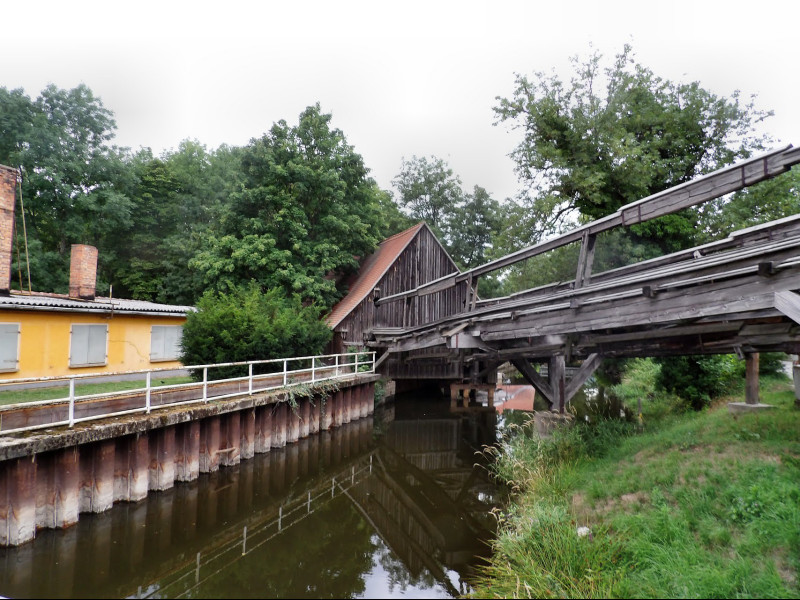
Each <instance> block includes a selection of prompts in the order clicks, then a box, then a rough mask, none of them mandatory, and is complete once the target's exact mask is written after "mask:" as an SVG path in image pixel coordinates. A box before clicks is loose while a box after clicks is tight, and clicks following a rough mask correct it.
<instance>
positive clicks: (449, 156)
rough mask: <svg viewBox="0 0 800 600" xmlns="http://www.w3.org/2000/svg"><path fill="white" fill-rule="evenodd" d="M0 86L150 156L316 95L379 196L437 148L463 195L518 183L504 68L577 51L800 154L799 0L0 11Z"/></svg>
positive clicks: (34, 5) (246, 132)
mask: <svg viewBox="0 0 800 600" xmlns="http://www.w3.org/2000/svg"><path fill="white" fill-rule="evenodd" d="M0 11H2V12H0V15H2V17H1V18H2V24H3V27H2V33H0V56H2V62H0V86H4V87H6V88H8V89H14V88H20V87H21V88H24V89H25V91H26V93H27V94H28V95H29V96H31V97H32V98H35V97H36V96H38V94H39V92H40V91H41V90H42V89H43V88H44V87H45V86H46V85H47V84H48V83H54V84H56V85H57V86H59V87H62V88H72V87H75V86H76V85H78V84H80V83H85V84H86V85H87V86H89V87H90V88H91V89H92V90H93V92H94V93H95V94H96V95H98V96H99V97H100V98H101V99H102V101H103V103H104V105H105V106H106V107H107V108H109V109H111V110H112V111H113V112H114V114H115V117H116V121H117V127H118V129H117V137H116V143H117V144H118V145H122V146H128V147H131V148H134V149H137V148H139V147H140V146H149V147H151V148H152V149H153V151H154V152H156V153H157V154H158V153H160V152H162V151H164V150H169V149H172V148H175V147H176V146H177V145H178V143H179V142H180V141H181V140H183V139H186V138H192V139H197V140H199V141H200V142H201V143H203V144H205V145H206V146H207V147H208V148H209V149H213V148H216V147H217V146H219V145H220V144H223V143H225V144H230V145H244V144H246V143H247V142H248V141H249V140H250V139H251V138H253V137H259V136H261V135H262V134H263V133H264V132H265V131H267V130H268V129H269V127H270V126H271V125H272V123H274V122H275V121H278V120H280V119H285V120H286V121H287V122H288V123H289V124H294V123H296V122H297V118H298V115H299V114H300V112H301V111H302V110H303V109H304V108H305V107H306V106H308V105H311V104H314V103H315V102H319V103H320V105H321V107H322V109H323V111H325V112H330V113H332V114H333V125H334V126H335V127H338V128H339V129H341V130H342V131H343V132H344V134H345V136H346V137H347V139H348V141H349V143H350V144H352V145H353V146H355V149H356V151H357V152H359V153H360V154H361V155H362V156H363V157H364V160H365V162H366V165H367V166H368V167H369V168H370V169H371V171H372V175H373V177H375V179H376V180H377V181H378V183H379V184H380V185H381V187H383V188H385V189H389V188H390V187H391V181H392V178H393V177H394V176H395V175H397V173H398V172H399V170H400V167H401V161H402V159H403V158H404V157H405V158H406V159H409V158H411V157H412V156H414V155H416V156H430V155H436V156H438V157H440V158H443V159H444V160H446V161H447V162H448V163H449V164H450V166H451V167H452V168H453V170H454V172H455V173H456V174H457V175H458V176H459V177H460V178H461V180H462V181H463V183H464V186H465V188H466V189H468V190H469V189H471V188H472V186H473V185H481V186H483V187H485V188H486V189H487V190H488V191H489V192H490V193H491V194H492V196H493V197H495V198H496V199H503V198H505V197H507V196H510V195H513V194H514V192H515V190H516V189H517V182H516V178H515V176H514V173H513V163H512V162H511V161H510V159H509V158H508V157H507V154H508V153H509V152H510V151H511V149H512V148H513V147H514V145H515V143H516V141H517V138H516V136H515V135H514V133H513V132H509V131H508V130H507V129H506V128H505V127H504V126H502V125H500V126H494V125H493V123H494V120H495V118H494V114H493V111H492V108H493V107H494V106H495V105H496V103H497V102H496V97H498V96H501V97H508V96H510V95H511V93H512V90H513V83H514V74H515V73H522V74H532V73H534V72H536V71H545V72H550V71H552V70H555V72H557V73H559V74H561V75H562V76H563V77H564V78H569V76H570V69H569V57H571V56H575V55H580V56H582V57H583V56H586V55H588V54H589V53H590V52H591V51H592V49H596V50H599V51H601V52H603V53H604V54H605V55H606V56H608V57H612V56H613V55H614V54H615V53H617V52H619V51H620V50H621V49H622V47H623V45H624V44H625V43H626V42H628V43H631V44H632V46H633V48H634V50H635V52H636V55H637V58H638V60H639V62H641V63H642V64H644V65H646V66H648V67H650V68H651V69H652V70H653V71H654V72H655V73H656V74H657V75H659V76H662V77H664V78H668V79H672V80H674V81H685V82H688V81H695V80H696V81H699V82H700V83H701V85H703V86H704V87H706V88H708V89H710V90H711V91H713V92H715V93H717V94H720V95H725V96H728V95H730V94H731V93H732V92H733V91H734V90H737V89H738V90H741V92H742V93H743V94H744V95H745V96H747V95H750V94H758V100H757V106H758V107H759V108H763V109H768V110H774V111H775V117H773V118H772V119H770V120H769V122H768V123H767V124H766V129H767V131H768V132H769V133H771V134H772V135H773V136H774V137H775V139H776V145H778V143H792V144H794V145H798V144H800V101H799V100H800V94H798V88H799V87H800V78H799V77H798V74H800V65H799V64H798V61H797V57H798V52H799V50H800V45H799V44H798V24H799V23H800V18H799V17H800V2H797V1H793V2H789V1H785V2H784V1H782V0H778V1H775V2H769V3H766V4H764V5H761V4H759V3H754V2H752V1H748V2H740V1H738V0H736V1H730V0H728V1H726V2H712V1H707V0H692V1H683V0H677V1H676V0H672V1H671V2H658V3H656V2H643V1H637V2H613V1H609V0H604V1H602V2H601V1H597V0H595V1H591V2H589V1H587V2H584V1H580V2H578V1H574V2H569V1H563V0H562V1H561V2H538V1H527V2H521V1H503V0H493V1H491V2H472V1H466V0H462V1H457V2H450V1H447V2H445V1H439V2H437V1H436V0H426V1H425V2H417V1H414V0H403V1H402V2H395V1H389V0H372V1H364V2H355V1H348V2H343V1H336V0H329V1H326V2H318V1H311V2H309V1H305V2H300V1H295V2H288V1H285V2H267V1H261V2H241V1H236V0H225V1H221V2H206V1H199V0H193V1H190V2H185V1H176V0H159V1H158V2H152V1H149V0H137V1H136V2H129V1H127V0H103V1H96V2H95V1H91V2H90V1H82V0H81V1H79V0H68V1H65V0H59V1H37V0H23V1H16V2H13V3H12V2H7V1H3V2H0Z"/></svg>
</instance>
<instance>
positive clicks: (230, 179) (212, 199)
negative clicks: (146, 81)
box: [108, 140, 242, 304]
mask: <svg viewBox="0 0 800 600" xmlns="http://www.w3.org/2000/svg"><path fill="white" fill-rule="evenodd" d="M128 167H129V168H130V170H131V173H132V177H131V179H132V181H131V184H130V186H129V187H128V188H127V189H126V193H127V194H128V195H129V197H130V198H131V199H132V201H133V202H134V205H135V209H134V215H133V225H132V227H131V228H130V229H129V230H128V232H126V236H125V237H124V239H123V243H120V244H119V246H120V248H119V250H118V251H117V253H116V256H115V258H116V260H115V261H114V262H113V263H111V264H109V275H108V277H109V280H110V281H112V282H113V283H114V285H115V290H117V289H118V290H119V293H120V295H123V296H125V297H130V298H136V299H141V300H152V301H158V302H165V303H170V304H193V303H194V302H195V301H196V300H197V298H199V297H200V296H201V295H202V293H203V291H204V289H203V280H202V278H201V277H200V274H199V273H197V272H196V271H193V270H190V269H189V266H188V265H189V261H190V260H191V258H192V257H193V256H194V255H195V254H196V253H198V252H199V251H200V250H201V249H202V248H203V246H204V244H205V241H206V239H207V238H208V237H209V236H210V235H211V232H212V227H213V223H214V222H215V221H216V220H217V219H218V217H219V215H220V214H221V212H222V207H223V205H224V203H225V202H226V201H227V198H228V196H229V195H230V194H231V193H232V192H233V191H234V190H235V189H237V187H238V186H239V185H240V183H241V180H242V172H241V166H240V164H239V151H238V149H234V148H229V147H227V146H221V147H220V148H218V149H217V150H215V151H208V150H207V149H206V147H205V146H204V145H202V144H200V143H199V142H196V141H191V140H184V141H183V142H181V143H180V145H179V146H178V149H177V150H176V151H173V152H167V153H164V154H163V155H162V156H161V157H154V156H153V154H152V152H151V151H150V150H149V149H143V150H141V151H140V152H138V153H137V154H135V155H134V156H133V157H131V159H130V160H129V162H128ZM117 286H118V287H117Z"/></svg>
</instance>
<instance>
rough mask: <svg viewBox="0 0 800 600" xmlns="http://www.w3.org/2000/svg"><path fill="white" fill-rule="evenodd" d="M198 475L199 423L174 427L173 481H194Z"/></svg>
mask: <svg viewBox="0 0 800 600" xmlns="http://www.w3.org/2000/svg"><path fill="white" fill-rule="evenodd" d="M199 475H200V421H189V422H188V423H181V424H180V425H176V427H175V480H176V481H194V480H195V479H197V478H198V477H199Z"/></svg>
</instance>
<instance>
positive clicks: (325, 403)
mask: <svg viewBox="0 0 800 600" xmlns="http://www.w3.org/2000/svg"><path fill="white" fill-rule="evenodd" d="M332 411H333V397H332V396H326V397H325V398H323V399H322V402H321V404H320V415H319V416H320V423H319V428H320V430H322V431H328V430H329V429H330V428H331V426H332V425H333V419H332V416H333V415H332Z"/></svg>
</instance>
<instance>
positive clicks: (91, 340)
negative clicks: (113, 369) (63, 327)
mask: <svg viewBox="0 0 800 600" xmlns="http://www.w3.org/2000/svg"><path fill="white" fill-rule="evenodd" d="M107 362H108V325H77V324H73V325H72V326H71V327H70V342H69V366H70V367H97V366H103V365H105V364H107Z"/></svg>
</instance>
